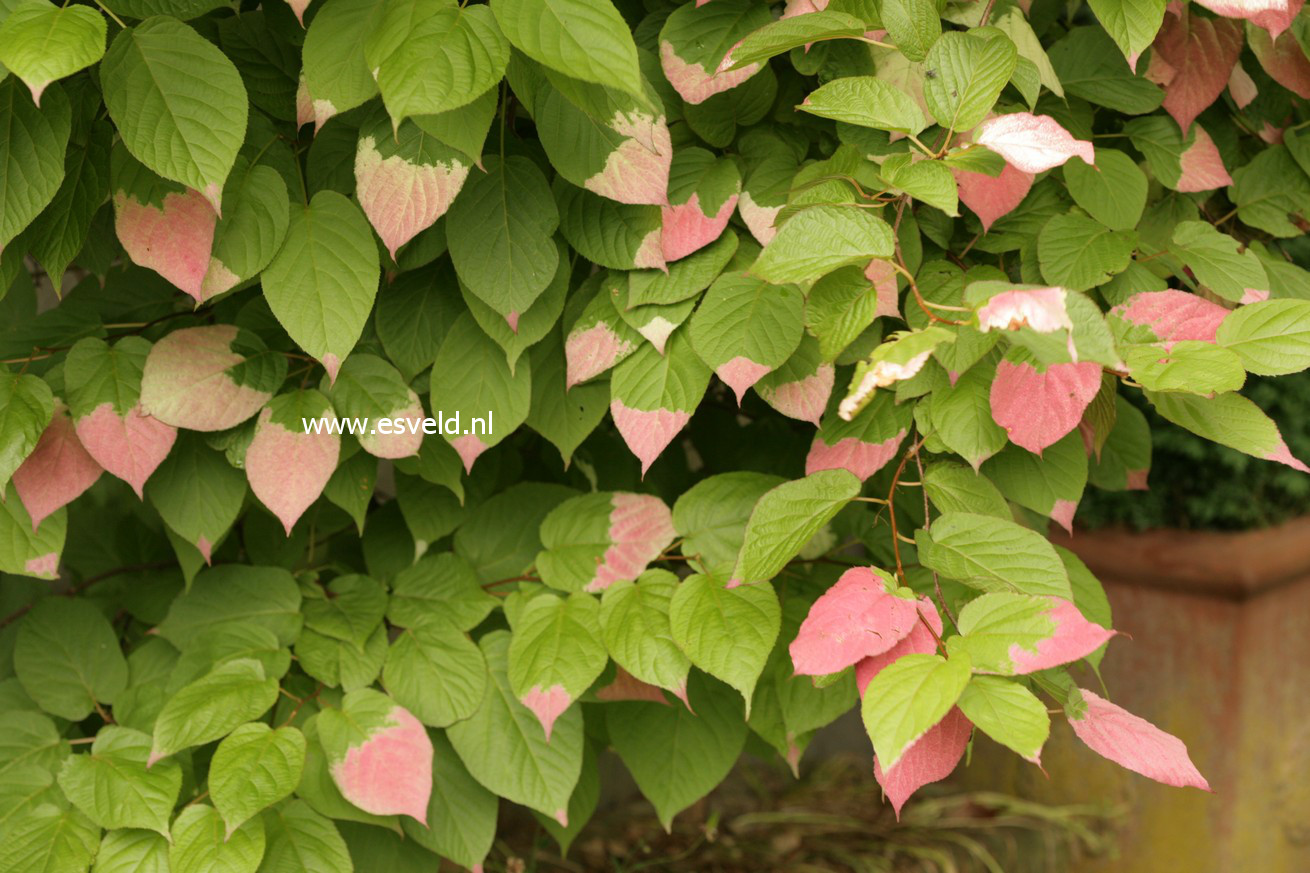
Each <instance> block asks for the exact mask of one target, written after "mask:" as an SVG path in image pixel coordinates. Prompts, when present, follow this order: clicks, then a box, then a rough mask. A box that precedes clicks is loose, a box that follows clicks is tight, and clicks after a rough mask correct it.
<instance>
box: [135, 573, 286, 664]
mask: <svg viewBox="0 0 1310 873" xmlns="http://www.w3.org/2000/svg"><path fill="white" fill-rule="evenodd" d="M228 622H233V623H241V624H253V625H259V626H261V627H264V628H267V629H268V630H270V631H272V632H273V633H274V634H275V635H276V636H277V639H278V640H279V641H280V642H281V643H282V644H283V645H289V644H290V643H291V642H293V641H294V640H295V638H296V635H297V634H299V633H300V626H301V617H300V590H299V588H297V587H296V580H295V578H294V577H293V576H292V575H291V574H290V573H289V572H287V571H286V570H283V569H282V568H280V567H251V566H244V565H239V564H225V565H221V566H218V567H212V568H210V569H207V570H204V571H203V572H201V573H200V575H198V576H196V578H195V581H194V582H193V583H192V584H191V588H190V590H189V591H186V592H185V593H183V594H180V595H178V597H177V599H175V600H174V601H173V603H172V605H171V606H170V607H169V609H168V616H167V617H166V618H165V619H164V621H163V622H162V623H160V625H159V628H158V632H159V635H160V636H161V637H163V638H164V639H166V640H168V641H169V642H170V643H172V644H173V645H175V646H177V648H179V649H181V650H182V651H184V652H185V651H188V650H189V649H190V648H191V647H192V646H193V645H195V644H197V643H198V642H199V641H201V640H202V639H203V636H204V634H205V633H206V632H207V631H211V630H214V629H216V628H218V627H220V626H221V625H223V624H226V623H228Z"/></svg>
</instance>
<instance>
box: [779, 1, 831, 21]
mask: <svg viewBox="0 0 1310 873" xmlns="http://www.w3.org/2000/svg"><path fill="white" fill-rule="evenodd" d="M827 8H828V0H787V5H786V7H785V8H784V9H783V11H782V17H783V18H795V17H796V16H797V15H808V14H809V13H811V12H822V11H823V10H825V9H827Z"/></svg>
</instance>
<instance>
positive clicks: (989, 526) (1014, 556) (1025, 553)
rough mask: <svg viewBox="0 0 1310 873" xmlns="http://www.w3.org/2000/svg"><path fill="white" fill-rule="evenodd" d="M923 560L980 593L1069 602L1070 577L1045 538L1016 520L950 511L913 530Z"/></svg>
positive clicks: (926, 565)
mask: <svg viewBox="0 0 1310 873" xmlns="http://www.w3.org/2000/svg"><path fill="white" fill-rule="evenodd" d="M914 538H915V541H916V542H917V543H918V545H919V560H920V561H921V562H922V563H923V565H924V566H925V567H928V568H929V569H931V570H936V571H937V572H938V573H941V574H942V575H943V576H946V577H947V578H949V579H957V580H959V581H960V582H963V583H964V584H966V585H968V586H969V587H971V588H977V589H978V590H979V591H1015V592H1019V593H1022V594H1052V595H1055V596H1056V597H1063V598H1064V599H1066V600H1068V599H1070V597H1071V593H1070V591H1069V577H1068V575H1067V574H1066V573H1065V571H1064V565H1063V564H1062V563H1061V562H1060V558H1059V556H1058V555H1056V554H1055V549H1054V548H1052V547H1051V544H1050V543H1049V542H1047V540H1046V538H1045V537H1043V536H1041V535H1040V534H1038V533H1036V532H1035V531H1031V530H1029V529H1028V528H1026V527H1021V526H1020V525H1017V524H1015V523H1014V522H1012V521H1009V520H1006V519H1000V518H993V517H990V516H985V515H975V514H973V513H969V512H948V513H945V514H943V515H942V516H941V517H939V518H938V519H937V520H936V521H934V522H933V525H932V531H931V533H930V532H929V531H927V530H919V531H918V532H916V533H915V537H914Z"/></svg>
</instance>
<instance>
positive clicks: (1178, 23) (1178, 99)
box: [1152, 11, 1244, 134]
mask: <svg viewBox="0 0 1310 873" xmlns="http://www.w3.org/2000/svg"><path fill="white" fill-rule="evenodd" d="M1243 42H1244V40H1243V38H1242V26H1241V25H1240V24H1238V23H1237V22H1235V21H1230V20H1228V19H1226V18H1214V19H1210V18H1202V17H1201V16H1199V15H1191V14H1189V13H1187V12H1182V13H1179V14H1175V13H1174V12H1173V11H1170V12H1168V13H1166V14H1165V17H1164V24H1163V25H1162V26H1161V27H1160V32H1159V33H1158V34H1156V37H1155V43H1154V45H1155V52H1154V53H1153V54H1154V56H1158V57H1159V58H1160V60H1161V62H1162V63H1164V64H1166V65H1168V67H1170V68H1172V70H1173V72H1174V74H1173V75H1172V76H1171V77H1170V78H1169V80H1168V82H1167V83H1165V85H1164V104H1163V105H1164V109H1165V111H1166V112H1168V113H1169V114H1170V115H1172V116H1173V117H1174V120H1175V121H1177V122H1178V126H1179V127H1181V128H1182V129H1183V133H1184V134H1186V133H1187V132H1188V130H1189V129H1190V128H1191V126H1192V121H1193V120H1195V118H1196V116H1198V115H1200V114H1201V113H1202V112H1203V111H1204V110H1205V109H1206V108H1207V107H1208V106H1209V105H1210V104H1211V103H1213V102H1214V101H1215V98H1217V97H1218V96H1219V94H1220V93H1221V92H1222V91H1223V90H1224V87H1225V86H1226V85H1227V84H1228V77H1229V76H1230V75H1231V74H1232V71H1233V65H1234V64H1236V63H1237V57H1238V55H1240V54H1241V52H1242V43H1243ZM1152 65H1154V61H1153V63H1152Z"/></svg>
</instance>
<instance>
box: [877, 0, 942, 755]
mask: <svg viewBox="0 0 1310 873" xmlns="http://www.w3.org/2000/svg"><path fill="white" fill-rule="evenodd" d="M881 12H882V26H883V27H884V28H886V30H887V37H888V39H889V40H890V41H891V42H892V44H893V45H895V46H896V47H897V48H898V49H900V50H901V54H903V55H905V57H907V58H909V59H910V60H911V61H922V60H924V59H925V58H926V57H927V55H928V50H929V49H930V48H932V46H933V43H934V42H936V40H937V38H938V37H939V36H941V33H942V22H941V18H940V16H939V15H938V12H937V4H936V3H934V2H933V0H886V2H884V3H883V4H882V9H881ZM883 766H884V768H886V767H887V766H888V765H886V764H884V765H883Z"/></svg>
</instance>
